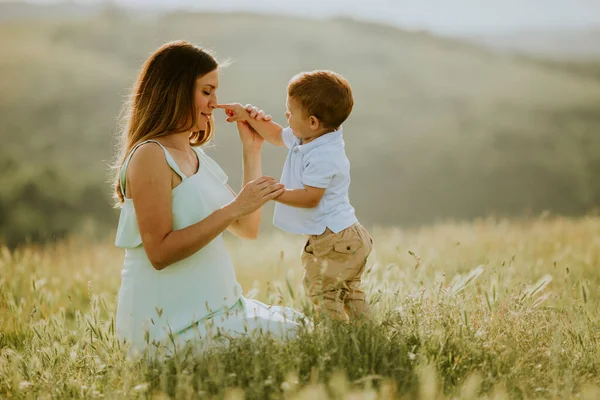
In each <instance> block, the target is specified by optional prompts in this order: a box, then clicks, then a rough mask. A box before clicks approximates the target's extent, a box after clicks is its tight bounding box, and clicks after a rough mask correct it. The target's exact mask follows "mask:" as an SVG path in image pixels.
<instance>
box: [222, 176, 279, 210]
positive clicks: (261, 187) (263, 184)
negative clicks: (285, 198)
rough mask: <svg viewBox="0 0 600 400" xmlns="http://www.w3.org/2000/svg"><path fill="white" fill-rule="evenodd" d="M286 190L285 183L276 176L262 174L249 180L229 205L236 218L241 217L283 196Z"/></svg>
mask: <svg viewBox="0 0 600 400" xmlns="http://www.w3.org/2000/svg"><path fill="white" fill-rule="evenodd" d="M284 191H285V187H284V185H283V184H281V183H279V182H277V181H276V180H275V179H274V178H271V177H270V176H261V177H260V178H258V179H255V180H253V181H250V182H248V183H247V184H246V185H245V186H244V187H243V189H242V190H241V191H240V193H239V194H238V195H237V197H236V198H235V200H233V202H231V203H230V204H229V206H230V207H231V209H232V210H233V212H234V215H235V217H236V219H237V218H241V217H244V216H246V215H248V214H251V213H253V212H254V211H256V210H258V209H259V208H261V207H262V206H263V205H264V204H265V203H266V202H267V201H269V200H273V199H275V198H277V197H279V196H281V194H282V193H283V192H284Z"/></svg>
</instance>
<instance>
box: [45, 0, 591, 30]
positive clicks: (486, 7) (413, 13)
mask: <svg viewBox="0 0 600 400" xmlns="http://www.w3.org/2000/svg"><path fill="white" fill-rule="evenodd" d="M72 1H73V0H72ZM34 2H39V3H52V2H54V1H53V0H37V1H34ZM73 2H75V3H94V2H97V0H74V1H73ZM112 2H113V3H116V4H120V5H128V6H139V7H149V6H150V5H151V6H153V7H159V8H194V9H198V10H218V11H240V10H243V11H253V12H258V13H285V14H293V15H299V16H300V15H306V16H311V17H329V16H332V15H346V16H352V17H355V18H358V19H366V20H375V21H383V22H387V23H391V24H394V25H398V26H401V27H403V28H407V29H426V30H431V31H433V32H436V33H439V34H444V35H471V34H478V33H479V34H489V33H491V34H497V33H512V32H515V31H521V30H531V29H533V30H549V29H550V30H573V29H576V30H582V29H589V28H595V29H600V0H360V1H355V0H293V1H292V0H112Z"/></svg>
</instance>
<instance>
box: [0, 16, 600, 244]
mask: <svg viewBox="0 0 600 400" xmlns="http://www.w3.org/2000/svg"><path fill="white" fill-rule="evenodd" d="M174 39H187V40H190V41H193V42H196V43H200V44H202V45H204V46H206V47H209V48H212V49H214V50H215V51H216V52H217V56H218V57H219V58H220V59H221V60H225V59H232V60H233V64H232V65H231V66H229V67H228V68H226V69H224V70H223V71H222V75H221V84H220V88H219V100H220V101H222V102H229V101H239V102H242V103H246V102H251V103H254V104H257V105H259V106H260V107H262V108H264V109H265V110H267V111H268V112H270V113H271V114H273V115H274V117H275V120H276V121H278V122H280V123H284V122H285V120H284V118H283V113H284V103H285V87H286V84H287V81H288V80H289V78H290V77H291V76H292V75H293V74H295V73H297V72H299V71H302V70H312V69H332V70H335V71H337V72H340V73H342V74H343V75H344V76H346V77H347V78H348V79H349V80H350V82H351V83H352V85H353V89H354V94H355V100H356V106H355V109H354V112H353V114H352V116H351V117H350V119H349V120H348V121H347V123H346V124H345V126H344V128H345V135H346V136H345V138H346V143H347V150H348V155H349V157H350V159H351V161H352V173H353V183H352V189H351V199H352V202H353V204H354V206H355V208H356V209H357V212H358V215H359V218H360V219H361V220H362V221H363V222H364V223H365V224H368V225H372V224H387V225H390V224H395V225H408V224H421V223H428V222H432V221H435V220H439V219H448V218H456V219H463V218H473V217H477V216H481V215H488V214H490V213H495V214H502V215H504V214H507V215H515V214H522V213H524V212H535V213H537V212H541V211H543V210H546V209H548V210H551V211H553V212H557V213H564V214H581V213H584V212H588V211H590V210H591V209H593V208H594V207H595V206H598V205H599V204H600V138H599V137H598V136H599V135H598V134H597V132H598V130H599V129H600V112H599V111H600V101H599V100H600V80H598V79H595V78H594V76H597V75H594V74H590V73H585V74H578V73H577V70H576V69H575V70H570V69H564V68H556V67H555V66H553V65H550V64H546V63H541V62H537V61H535V60H531V59H527V58H524V57H517V56H511V55H499V54H494V53H492V52H489V51H486V50H484V49H482V48H478V47H476V46H474V45H469V44H464V43H461V42H458V41H450V40H444V39H440V38H437V37H434V36H430V35H427V34H424V33H409V32H404V31H401V30H397V29H395V28H390V27H386V26H380V25H376V24H368V23H359V22H356V21H352V20H348V19H335V20H328V21H315V20H304V19H295V18H283V17H281V18H279V17H272V16H271V17H267V16H260V15H249V14H209V13H202V14H198V13H195V14H190V13H187V14H182V13H180V14H169V15H163V16H158V17H155V18H150V17H145V18H134V17H133V16H131V15H126V14H121V13H118V12H115V11H114V10H113V11H111V12H107V13H104V14H99V15H93V16H90V17H80V18H78V19H69V20H40V21H38V22H32V21H31V20H28V21H22V22H19V21H18V20H16V21H15V20H13V21H9V22H4V23H1V24H0V51H1V54H2V55H3V57H1V58H0V77H2V78H0V93H1V94H0V140H2V143H3V145H2V150H0V160H1V161H0V163H1V164H2V169H1V170H2V172H1V173H0V183H3V185H2V189H0V217H1V218H0V235H4V236H5V238H8V239H10V240H9V241H10V242H11V243H16V242H18V241H19V240H22V238H23V237H25V236H27V235H33V237H34V239H35V238H47V237H51V236H52V235H60V234H63V233H65V232H67V231H69V230H73V229H78V228H79V227H80V226H81V224H82V223H83V222H84V220H88V219H89V220H92V221H96V223H99V224H100V225H102V224H103V223H106V226H112V225H113V224H114V217H115V213H114V211H113V210H111V208H110V201H109V200H108V197H109V195H110V193H109V191H110V189H109V187H108V185H107V184H106V183H105V181H106V179H107V164H108V163H109V161H110V159H111V157H112V145H113V143H114V141H113V138H114V134H115V132H116V129H117V117H118V114H119V111H120V108H121V104H122V102H123V100H124V98H125V96H126V94H127V92H128V88H129V87H130V86H131V85H132V83H133V80H134V79H135V76H136V71H137V70H138V69H139V67H140V66H141V64H142V62H143V60H144V59H145V58H146V57H147V56H148V54H149V53H150V52H151V51H153V50H154V49H155V48H156V47H158V46H159V45H160V44H162V43H164V42H166V41H169V40H174ZM217 118H219V117H217ZM223 120H224V118H221V119H220V121H219V123H218V125H217V135H216V137H215V140H214V142H213V147H212V148H211V149H210V150H209V153H210V154H211V155H213V156H214V158H215V159H217V161H219V162H220V163H221V164H222V166H223V167H224V169H225V170H226V171H227V172H228V173H229V175H230V177H231V182H232V184H233V186H234V187H237V186H239V182H240V178H241V173H240V172H241V171H240V160H239V159H240V157H239V153H240V146H239V144H238V142H237V141H238V139H237V134H236V133H235V130H234V127H233V126H227V125H226V124H225V123H224V122H223ZM264 154H265V157H264V165H265V167H264V170H265V173H268V174H271V175H273V176H279V174H280V170H281V165H282V163H283V160H284V158H285V154H284V152H282V151H281V150H280V149H273V148H266V149H265V153H264ZM269 209H270V208H269ZM269 219H270V214H269V213H267V214H266V218H265V227H267V226H269V225H270V223H269V222H270V221H269Z"/></svg>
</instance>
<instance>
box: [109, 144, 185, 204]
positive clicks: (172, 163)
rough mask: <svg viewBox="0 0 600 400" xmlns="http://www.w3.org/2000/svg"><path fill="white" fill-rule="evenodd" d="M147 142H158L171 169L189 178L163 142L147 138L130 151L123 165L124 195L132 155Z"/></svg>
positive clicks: (183, 177)
mask: <svg viewBox="0 0 600 400" xmlns="http://www.w3.org/2000/svg"><path fill="white" fill-rule="evenodd" d="M146 143H156V144H157V145H159V146H160V147H161V149H163V152H164V153H165V158H166V160H167V164H169V167H171V169H172V170H173V171H175V173H176V174H177V175H179V177H180V178H181V180H182V181H184V180H186V179H187V177H186V176H185V175H184V174H183V172H181V169H180V168H179V165H177V163H176V162H175V159H173V156H171V153H169V150H167V149H166V148H165V146H163V145H162V144H160V143H159V142H157V141H156V140H146V141H143V142H141V143H139V144H137V145H136V146H135V147H134V148H133V150H131V152H130V153H129V155H128V156H127V158H126V159H125V162H124V163H123V166H122V167H121V175H120V182H121V192H122V193H123V196H125V181H126V176H127V166H128V165H129V161H130V160H131V156H133V153H135V151H136V150H137V149H138V148H139V147H140V146H142V145H144V144H146Z"/></svg>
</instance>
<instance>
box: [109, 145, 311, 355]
mask: <svg viewBox="0 0 600 400" xmlns="http://www.w3.org/2000/svg"><path fill="white" fill-rule="evenodd" d="M148 142H154V143H157V144H158V145H160V143H158V142H156V141H146V142H143V143H140V144H139V145H138V146H136V147H135V148H134V149H133V151H132V152H131V153H130V154H129V156H128V157H127V159H126V160H125V163H124V165H123V168H122V171H121V189H122V190H123V193H125V176H126V170H127V165H128V164H129V160H130V159H131V155H132V154H133V153H134V152H135V150H136V149H137V148H139V146H141V145H143V144H145V143H148ZM160 146H161V147H162V149H163V151H164V153H165V157H166V160H167V163H168V164H169V166H170V167H171V168H172V169H173V171H175V172H176V173H177V174H178V175H179V176H180V177H181V179H182V182H181V183H180V184H179V185H178V186H177V187H175V188H174V189H173V191H172V199H173V201H172V204H173V229H174V230H179V229H182V228H185V227H187V226H190V225H192V224H195V223H197V222H199V221H201V220H202V219H204V218H206V217H207V216H208V215H210V214H211V213H213V212H214V211H215V210H217V209H219V208H221V207H223V206H224V205H226V204H228V203H229V202H231V201H232V200H233V195H232V194H231V192H230V191H229V189H228V188H227V186H226V182H227V175H226V174H225V172H224V171H223V170H222V169H221V168H220V167H219V165H218V164H217V163H216V162H215V161H214V160H212V159H211V158H210V157H208V156H207V155H206V154H205V153H204V151H203V150H202V149H200V148H198V147H195V148H194V151H195V152H196V154H197V156H198V160H199V168H198V171H197V172H196V173H195V174H194V175H192V176H190V177H186V176H185V175H184V174H183V173H182V172H181V170H180V169H179V167H178V165H177V163H176V162H175V160H174V159H173V157H172V156H171V155H170V154H169V152H168V150H167V149H166V148H164V147H163V146H162V145H160ZM115 244H116V246H117V247H120V248H124V249H126V252H125V262H124V267H123V271H122V273H121V287H120V290H119V303H118V307H117V316H116V333H117V336H118V337H119V338H120V339H121V340H122V341H124V342H125V343H127V344H129V345H130V346H131V347H130V353H136V354H139V353H141V352H142V351H143V350H145V349H146V348H147V347H148V345H149V344H154V345H156V344H166V345H167V346H169V345H173V344H174V345H177V346H179V345H183V344H185V343H188V342H189V341H190V340H194V341H196V340H197V341H198V344H199V345H202V346H206V345H207V343H209V342H211V340H214V338H215V335H216V334H217V333H218V334H220V335H221V336H225V337H235V336H237V335H241V334H247V333H252V332H255V331H256V330H262V331H263V332H265V333H266V332H268V333H270V334H272V335H274V336H276V337H278V338H284V337H293V336H295V334H296V332H297V330H298V329H299V328H300V326H301V325H302V323H303V321H304V320H305V318H304V316H303V315H302V314H301V313H299V312H297V311H295V310H293V309H291V308H286V307H279V306H267V305H265V304H263V303H261V302H258V301H256V300H252V299H247V298H245V297H243V296H242V288H241V286H240V284H239V283H238V282H237V279H236V276H235V271H234V268H233V263H232V261H231V258H230V257H229V254H228V252H227V250H226V248H225V245H224V243H223V238H222V235H219V236H217V237H216V238H215V239H214V240H213V241H211V242H210V243H209V244H207V245H206V246H204V247H203V248H202V249H200V250H199V251H197V252H196V253H195V254H193V255H191V256H190V257H188V258H186V259H184V260H181V261H178V262H176V263H174V264H172V265H170V266H168V267H166V268H165V269H163V270H161V271H158V270H156V269H154V268H153V267H152V264H151V263H150V261H149V260H148V257H147V255H146V252H145V251H144V248H143V246H142V239H141V236H140V231H139V228H138V224H137V219H136V215H135V209H134V206H133V201H132V200H131V199H127V198H126V199H125V202H124V204H123V207H122V209H121V215H120V218H119V226H118V229H117V236H116V241H115Z"/></svg>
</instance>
